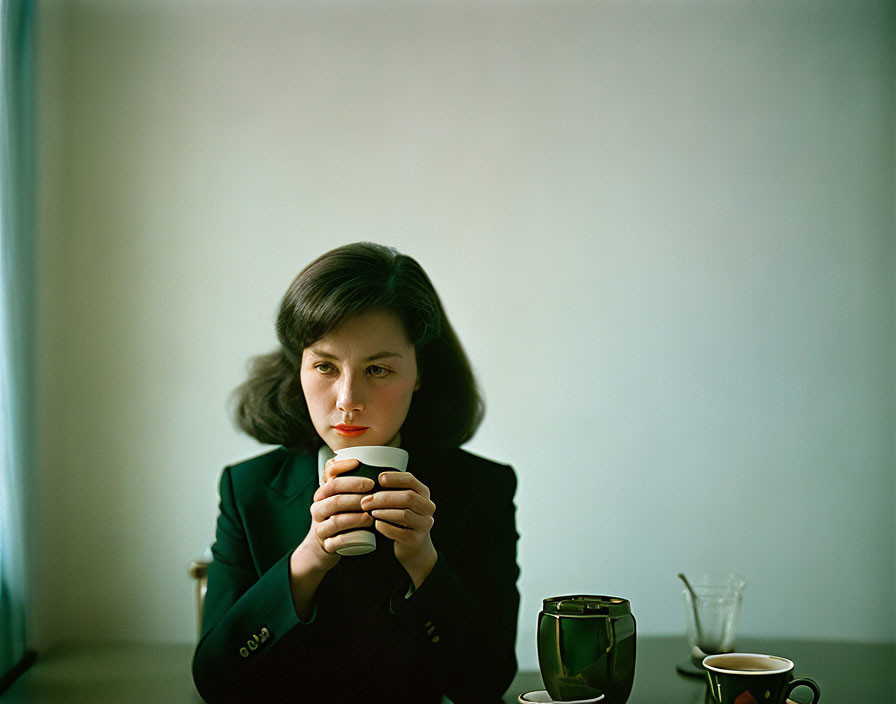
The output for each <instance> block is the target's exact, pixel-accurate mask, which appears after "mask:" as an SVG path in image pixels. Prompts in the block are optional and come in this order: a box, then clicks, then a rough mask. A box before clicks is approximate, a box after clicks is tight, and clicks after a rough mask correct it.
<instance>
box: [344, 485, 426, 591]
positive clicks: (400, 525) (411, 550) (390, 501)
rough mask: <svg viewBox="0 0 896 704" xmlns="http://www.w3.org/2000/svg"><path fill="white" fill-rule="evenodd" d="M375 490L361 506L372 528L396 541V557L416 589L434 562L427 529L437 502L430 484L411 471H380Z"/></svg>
mask: <svg viewBox="0 0 896 704" xmlns="http://www.w3.org/2000/svg"><path fill="white" fill-rule="evenodd" d="M379 484H380V486H381V487H383V489H385V491H377V492H376V493H374V494H369V495H368V496H365V497H364V498H363V499H361V508H362V509H363V510H365V511H367V512H368V513H369V514H370V515H371V516H373V518H374V525H373V527H374V528H375V529H376V530H377V531H379V532H380V533H382V534H383V535H385V536H386V537H387V538H390V539H391V540H393V541H395V557H396V558H397V559H398V561H399V562H400V563H401V564H402V566H403V567H404V568H405V570H406V571H407V573H408V574H409V575H410V577H411V579H412V580H413V582H414V588H418V587H419V586H420V585H421V584H422V583H423V580H424V579H426V578H427V577H428V576H429V573H430V572H431V571H432V568H433V566H434V565H435V564H436V558H437V553H436V549H435V547H434V546H433V544H432V538H431V537H430V530H432V526H433V523H434V521H433V517H432V516H433V514H434V513H435V511H436V505H435V504H434V503H433V502H432V500H431V499H430V497H429V487H427V486H426V485H425V484H424V483H423V482H421V481H420V480H419V479H417V478H416V477H415V476H414V475H413V474H411V473H410V472H383V473H382V474H380V476H379Z"/></svg>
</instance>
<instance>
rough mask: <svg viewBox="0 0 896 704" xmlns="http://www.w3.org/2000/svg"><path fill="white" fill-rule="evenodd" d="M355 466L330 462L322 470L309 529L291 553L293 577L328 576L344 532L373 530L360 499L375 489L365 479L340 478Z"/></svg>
mask: <svg viewBox="0 0 896 704" xmlns="http://www.w3.org/2000/svg"><path fill="white" fill-rule="evenodd" d="M357 466H358V460H336V459H331V460H329V461H328V462H327V464H326V466H325V468H324V483H323V485H322V486H320V487H319V488H318V490H317V491H316V492H314V501H313V503H312V504H311V527H310V528H309V529H308V534H307V535H306V536H305V539H304V540H303V541H302V542H301V543H300V544H299V546H298V547H297V548H296V549H295V551H293V554H292V560H291V565H290V566H291V568H292V569H291V572H292V573H293V574H298V573H307V572H309V571H317V572H320V573H321V574H325V573H326V572H329V571H330V570H331V569H333V568H334V567H335V566H336V563H337V562H339V555H338V554H337V553H336V551H337V550H338V549H339V548H340V547H341V546H342V545H343V543H345V542H346V540H347V539H348V538H346V537H345V536H344V535H338V534H340V533H343V532H344V531H348V530H353V529H357V528H370V527H372V526H373V517H372V516H371V515H370V514H369V513H366V512H364V511H363V510H362V509H361V499H362V498H363V497H364V495H365V494H366V492H368V491H370V490H371V489H373V487H374V486H376V484H375V482H374V481H373V480H372V479H368V478H366V477H341V476H339V475H340V474H343V473H345V472H348V471H350V470H352V469H354V468H355V467H357Z"/></svg>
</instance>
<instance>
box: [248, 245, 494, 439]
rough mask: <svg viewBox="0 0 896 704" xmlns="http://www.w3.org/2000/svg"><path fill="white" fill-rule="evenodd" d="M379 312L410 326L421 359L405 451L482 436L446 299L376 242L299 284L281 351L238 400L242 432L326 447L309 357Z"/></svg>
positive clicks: (312, 270)
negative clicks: (313, 406)
mask: <svg viewBox="0 0 896 704" xmlns="http://www.w3.org/2000/svg"><path fill="white" fill-rule="evenodd" d="M373 310H387V311H389V312H391V313H393V314H394V315H395V316H396V317H397V318H398V319H399V320H400V321H401V323H402V325H403V326H404V329H405V332H406V333H407V336H408V339H409V340H410V341H411V342H412V343H413V345H414V349H415V351H416V355H417V368H418V371H419V372H420V378H421V386H420V389H418V390H417V391H416V392H415V393H414V396H413V399H412V401H411V406H410V409H409V410H408V415H407V418H406V419H405V422H404V425H402V427H401V438H402V444H403V445H415V444H422V443H426V444H427V445H429V446H438V447H458V446H459V445H461V444H463V443H464V442H466V441H467V440H469V439H470V438H471V437H473V434H474V433H475V432H476V429H477V428H478V427H479V423H480V422H481V421H482V416H483V403H482V398H481V396H480V394H479V391H478V389H477V387H476V381H475V379H474V377H473V371H472V369H471V368H470V363H469V362H468V361H467V356H466V355H465V354H464V351H463V348H462V347H461V345H460V342H459V341H458V339H457V336H456V335H455V334H454V330H453V329H452V328H451V325H450V324H449V322H448V318H447V317H445V311H444V310H443V308H442V303H441V301H439V296H438V294H437V293H436V291H435V289H434V288H433V285H432V283H431V282H430V280H429V277H428V276H427V275H426V272H424V271H423V268H422V267H421V266H420V265H419V264H418V263H417V262H416V261H415V260H414V259H413V258H411V257H409V256H407V255H405V254H401V253H399V252H398V251H396V250H395V249H393V248H392V247H385V246H383V245H379V244H373V243H370V242H357V243H355V244H349V245H345V246H343V247H338V248H336V249H333V250H331V251H329V252H327V253H326V254H324V255H322V256H320V257H318V258H317V259H316V260H315V261H313V262H311V264H309V265H308V266H307V267H305V269H304V270H303V271H302V272H301V273H300V274H299V275H298V276H297V277H296V278H295V279H294V280H293V282H292V284H290V286H289V288H288V289H287V291H286V294H285V295H284V296H283V300H282V301H281V303H280V310H279V313H278V315H277V338H278V339H279V340H280V349H279V350H276V351H275V352H272V353H270V354H265V355H261V356H259V357H255V358H254V359H253V360H251V362H250V367H249V378H248V379H247V380H246V381H245V382H244V383H243V384H242V385H241V386H239V387H238V388H237V389H236V390H235V391H234V393H233V401H234V408H233V410H234V416H235V420H236V423H237V425H238V427H239V428H240V429H241V430H243V431H245V432H246V433H248V434H249V435H251V436H252V437H254V438H255V439H256V440H259V441H260V442H263V443H266V444H273V445H283V446H285V447H288V448H291V449H297V450H305V451H311V450H315V449H317V447H319V446H320V444H321V439H320V436H318V434H317V432H316V431H315V429H314V426H313V425H312V424H311V417H310V416H309V414H308V406H307V404H306V403H305V397H304V394H303V393H302V387H301V382H300V379H299V370H300V366H301V361H302V351H303V350H304V349H305V348H306V347H308V346H309V345H311V344H312V343H314V342H316V341H317V340H319V339H321V338H322V337H324V336H325V335H326V334H327V333H329V332H330V331H332V330H335V329H336V328H338V327H339V326H340V325H341V324H342V323H344V322H345V321H346V320H348V319H349V318H351V317H354V316H356V315H360V314H362V313H366V312H369V311H373ZM433 428H438V434H437V435H435V434H433V432H432V430H431V429H433Z"/></svg>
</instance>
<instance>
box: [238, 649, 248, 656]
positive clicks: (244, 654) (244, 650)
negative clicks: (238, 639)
mask: <svg viewBox="0 0 896 704" xmlns="http://www.w3.org/2000/svg"><path fill="white" fill-rule="evenodd" d="M240 655H242V656H243V657H244V658H247V657H249V651H248V650H246V649H245V648H240Z"/></svg>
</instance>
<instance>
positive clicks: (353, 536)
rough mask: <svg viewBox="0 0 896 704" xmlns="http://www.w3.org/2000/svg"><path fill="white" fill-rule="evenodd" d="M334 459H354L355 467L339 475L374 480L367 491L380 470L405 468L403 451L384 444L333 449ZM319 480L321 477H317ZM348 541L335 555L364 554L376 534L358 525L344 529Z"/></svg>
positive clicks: (373, 544)
mask: <svg viewBox="0 0 896 704" xmlns="http://www.w3.org/2000/svg"><path fill="white" fill-rule="evenodd" d="M334 459H337V460H358V466H357V467H355V468H354V469H352V470H349V471H348V472H343V473H342V474H340V475H339V476H340V477H367V478H368V479H372V480H373V481H374V484H375V486H374V487H373V489H371V491H370V492H369V493H373V492H374V491H377V490H378V488H379V476H380V474H381V473H382V472H404V471H406V470H407V467H408V453H407V450H402V449H401V448H400V447H390V446H388V445H359V446H358V447H344V448H342V449H341V450H336V456H335V458H334ZM319 479H320V481H321V483H323V477H322V476H321V477H320V478H319ZM344 535H347V536H349V538H350V539H349V541H348V542H346V543H344V544H343V545H342V547H340V548H339V549H338V550H337V551H336V552H337V553H338V554H339V555H366V554H367V553H369V552H373V551H374V550H376V535H375V534H374V532H373V531H372V530H369V529H367V528H359V529H357V530H351V531H346V532H345V533H344Z"/></svg>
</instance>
